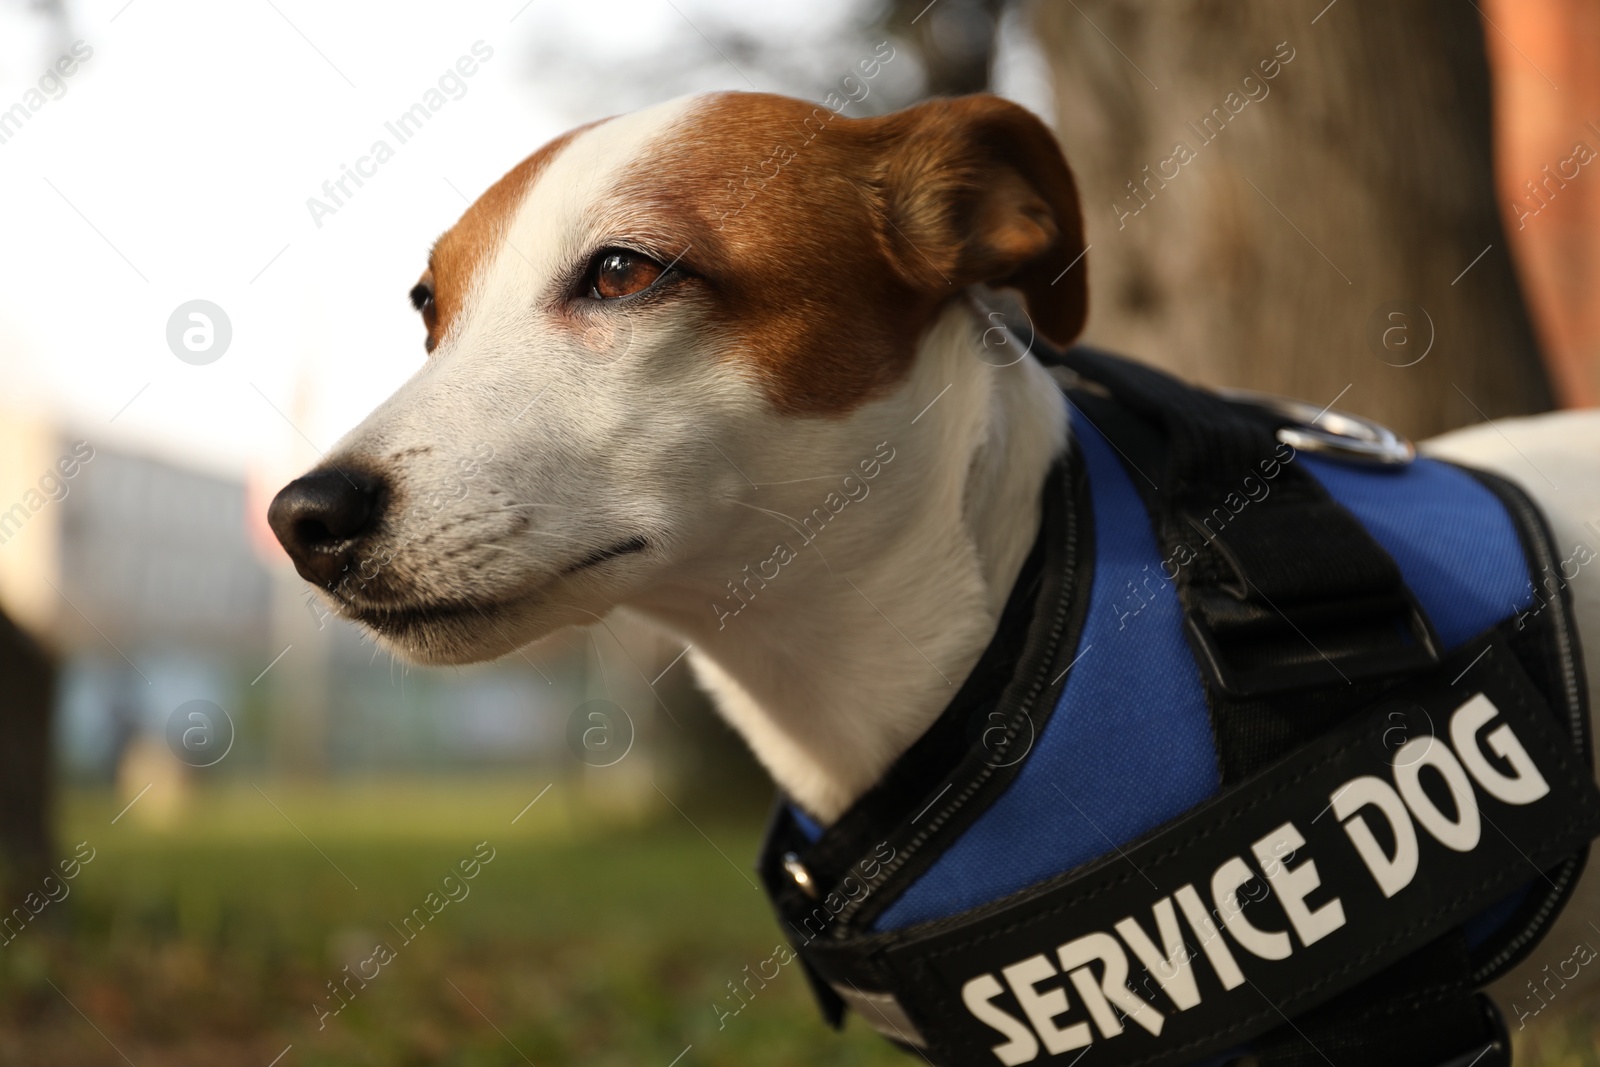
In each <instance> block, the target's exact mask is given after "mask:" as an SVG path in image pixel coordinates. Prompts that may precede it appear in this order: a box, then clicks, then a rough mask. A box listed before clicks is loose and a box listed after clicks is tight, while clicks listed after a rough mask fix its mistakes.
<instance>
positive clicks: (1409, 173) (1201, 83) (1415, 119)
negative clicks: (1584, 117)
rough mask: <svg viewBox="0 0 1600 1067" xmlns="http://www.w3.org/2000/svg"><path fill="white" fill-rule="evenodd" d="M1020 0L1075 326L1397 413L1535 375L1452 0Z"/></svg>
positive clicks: (1468, 26) (1463, 28) (1453, 409)
mask: <svg viewBox="0 0 1600 1067" xmlns="http://www.w3.org/2000/svg"><path fill="white" fill-rule="evenodd" d="M1326 4H1327V0H1303V2H1293V3H1284V2H1281V0H1185V2H1182V3H1172V2H1167V3H1163V4H1161V5H1159V6H1158V5H1157V4H1156V3H1155V2H1154V0H1124V2H1115V3H1114V2H1112V0H1076V3H1074V4H1058V3H1053V2H1051V3H1039V4H1037V6H1036V7H1035V8H1034V10H1033V18H1034V22H1035V25H1036V27H1037V30H1038V33H1039V36H1040V39H1041V41H1042V43H1043V45H1044V48H1045V50H1046V53H1047V54H1048V56H1049V57H1050V62H1051V67H1052V71H1053V75H1054V81H1055V90H1056V98H1057V115H1058V125H1059V133H1060V136H1061V140H1062V143H1063V145H1064V147H1065V149H1066V152H1067V157H1068V159H1069V160H1070V161H1071V163H1072V165H1073V168H1074V170H1075V172H1076V174H1077V176H1078V181H1079V184H1080V189H1081V191H1082V194H1083V205H1084V213H1085V216H1086V223H1087V238H1088V242H1089V244H1090V246H1091V251H1090V252H1089V253H1088V256H1087V257H1086V262H1087V265H1088V269H1089V283H1090V285H1089V288H1090V295H1091V304H1090V314H1089V327H1088V332H1087V334H1086V336H1085V339H1086V340H1088V341H1090V342H1092V343H1096V344H1100V345H1103V346H1105V347H1107V348H1110V349H1113V350H1116V351H1120V352H1124V353H1126V354H1129V355H1132V356H1136V357H1138V358H1141V359H1144V360H1147V361H1150V362H1152V363H1155V364H1158V365H1161V366H1165V367H1167V368H1169V369H1172V370H1174V371H1176V372H1178V373H1179V374H1181V375H1183V376H1185V377H1189V378H1192V379H1196V380H1199V381H1202V382H1206V383H1209V384H1214V385H1227V386H1235V387H1243V388H1251V389H1258V390H1263V391H1266V392H1272V393H1281V394H1286V395H1289V396H1294V397H1298V398H1301V399H1305V400H1309V401H1312V402H1314V403H1316V404H1317V405H1318V406H1321V405H1324V404H1332V403H1334V402H1335V401H1337V405H1338V407H1340V408H1342V409H1344V410H1348V411H1353V412H1356V413H1359V414H1364V415H1368V416H1370V417H1373V418H1376V419H1379V420H1380V421H1383V422H1386V423H1388V424H1389V425H1391V426H1393V427H1395V428H1396V429H1398V430H1400V431H1402V432H1404V433H1407V434H1409V435H1411V436H1412V437H1417V438H1421V437H1426V436H1430V435H1432V434H1435V433H1438V432H1440V431H1443V430H1446V429H1449V428H1451V427H1455V426H1460V425H1463V424H1465V423H1470V422H1477V421H1481V420H1483V419H1485V418H1494V417H1499V416H1502V415H1513V414H1521V413H1527V412H1534V411H1540V410H1544V409H1546V408H1548V407H1549V406H1550V403H1551V391H1550V386H1549V382H1548V380H1547V378H1546V375H1545V371H1544V368H1543V366H1542V364H1541V361H1540V357H1539V351H1538V348H1537V346H1536V344H1535V341H1534V335H1533V332H1532V328H1531V326H1530V322H1529V316H1528V313H1527V311H1526V309H1525V308H1524V305H1523V302H1522V294H1521V292H1520V290H1519V288H1518V283H1517V278H1516V275H1515V273H1514V271H1513V267H1512V262H1511V260H1510V258H1509V255H1508V249H1507V241H1506V237H1505V234H1504V233H1503V231H1502V227H1501V221H1500V216H1499V212H1498V208H1497V204H1496V198H1495V188H1494V183H1493V168H1492V159H1491V147H1492V146H1491V137H1490V128H1491V127H1490V93H1489V89H1490V83H1489V70H1488V66H1487V63H1486V60H1485V54H1484V40H1483V30H1482V28H1481V27H1480V25H1479V21H1478V15H1477V13H1476V12H1475V10H1474V9H1473V8H1472V6H1471V5H1468V4H1459V3H1455V2H1453V0H1414V2H1407V3H1404V4H1389V3H1381V2H1379V0H1335V3H1333V4H1332V5H1327V6H1325V5H1326Z"/></svg>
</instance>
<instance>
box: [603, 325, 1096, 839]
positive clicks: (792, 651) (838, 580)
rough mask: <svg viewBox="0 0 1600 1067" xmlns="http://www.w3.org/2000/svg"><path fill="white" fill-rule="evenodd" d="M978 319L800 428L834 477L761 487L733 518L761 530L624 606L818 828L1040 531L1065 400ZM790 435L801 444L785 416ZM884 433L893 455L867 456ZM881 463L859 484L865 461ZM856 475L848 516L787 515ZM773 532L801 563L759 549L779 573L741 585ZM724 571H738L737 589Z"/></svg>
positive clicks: (883, 751)
mask: <svg viewBox="0 0 1600 1067" xmlns="http://www.w3.org/2000/svg"><path fill="white" fill-rule="evenodd" d="M990 326H991V324H990V323H989V322H987V321H985V318H984V313H983V312H982V311H981V310H979V309H978V308H977V307H976V306H975V305H973V304H969V303H968V302H966V301H965V300H961V301H955V302H953V303H952V305H951V306H950V307H949V308H948V309H947V310H946V311H945V312H944V313H943V314H942V315H941V317H940V318H939V319H938V320H937V321H936V322H935V324H934V325H933V326H932V328H931V329H930V330H929V331H928V333H927V334H926V335H925V337H924V339H923V340H922V342H921V343H920V345H919V351H918V352H917V358H916V362H915V365H914V369H913V370H912V372H911V374H910V377H909V379H908V380H907V381H906V382H905V383H904V385H903V386H902V387H901V388H900V389H898V390H897V391H896V393H895V394H894V395H893V396H892V397H890V398H888V399H887V400H883V401H876V402H873V403H872V404H869V405H867V406H865V407H863V408H862V409H860V410H859V411H858V412H856V413H855V414H854V415H852V416H851V417H850V419H849V420H848V421H847V423H846V424H845V425H842V426H841V425H840V424H838V423H837V422H832V423H828V424H825V425H816V426H812V427H809V428H808V429H807V430H805V431H803V432H802V435H801V440H800V441H799V447H798V448H797V449H796V450H795V454H796V455H799V456H808V457H812V458H816V459H819V460H820V461H821V462H819V463H818V464H817V465H818V466H819V467H821V468H822V469H824V470H828V469H830V468H831V469H832V470H833V471H836V472H838V473H836V474H832V475H830V476H827V477H824V478H808V479H795V480H792V481H782V482H779V481H774V482H773V483H770V484H768V483H764V484H763V486H762V489H761V490H760V491H758V492H751V493H749V494H748V496H747V499H746V501H743V503H746V505H747V507H746V510H745V511H741V512H740V516H741V517H745V516H746V512H748V516H747V517H748V520H749V521H750V522H751V523H752V525H753V529H755V530H758V531H759V532H752V533H750V534H749V535H748V536H746V535H744V534H743V533H742V532H741V531H740V530H732V531H730V532H729V536H728V539H727V545H728V546H729V547H728V548H727V549H726V550H723V551H719V553H718V558H717V559H716V560H715V561H704V560H702V561H700V562H699V565H698V566H696V565H691V566H689V567H687V568H686V572H687V573H686V574H685V575H684V576H682V580H681V581H674V583H673V584H672V586H671V587H670V588H666V589H662V590H658V591H656V592H655V593H653V594H652V595H651V596H649V597H647V598H645V599H644V600H642V601H640V602H638V603H636V604H635V607H637V608H639V609H640V610H641V611H643V612H644V613H645V614H646V615H647V616H651V617H654V618H655V619H657V620H658V621H660V622H662V623H664V624H666V625H667V626H668V627H670V628H672V629H674V630H676V631H677V632H678V633H679V634H680V635H682V636H683V637H684V638H685V639H686V640H688V641H689V642H690V643H691V645H692V646H693V650H692V659H693V662H694V666H695V669H696V673H697V675H698V677H699V679H700V681H701V683H702V684H703V685H704V686H705V687H706V688H707V689H708V690H709V691H710V693H711V695H712V697H713V699H714V700H715V701H716V703H717V705H718V707H719V709H720V710H721V712H722V714H723V715H724V717H726V718H727V719H728V721H729V722H730V723H731V724H732V725H733V726H734V727H735V728H736V729H737V730H738V731H739V732H740V733H741V734H742V735H743V736H744V738H745V740H746V741H747V742H748V743H749V745H750V746H751V748H752V749H753V750H754V752H755V754H756V756H757V757H758V758H759V759H760V760H761V762H762V763H763V764H764V765H765V766H766V768H767V770H768V771H769V773H771V775H772V776H773V778H774V779H775V780H776V781H777V783H778V785H779V786H780V787H781V788H782V789H783V790H784V791H785V792H786V793H787V794H788V795H789V796H790V797H791V798H793V799H794V800H795V801H796V802H798V803H799V804H800V805H801V806H803V807H804V808H805V809H806V810H807V811H808V812H809V813H811V814H812V815H813V816H815V817H817V818H819V819H821V820H823V821H824V822H831V821H833V820H834V819H836V818H837V817H838V816H839V815H840V814H842V813H843V812H844V811H845V810H846V809H847V808H848V807H849V806H850V804H851V803H852V802H853V801H855V800H856V798H858V797H859V796H860V795H861V794H862V793H863V792H865V791H866V790H867V789H868V788H869V787H870V786H871V785H872V784H873V783H874V782H875V781H877V779H878V778H879V777H881V776H882V774H883V773H884V771H885V770H886V769H887V768H888V767H889V765H890V764H891V763H892V762H893V761H894V760H895V759H896V758H897V757H898V756H899V755H900V754H901V753H903V752H904V751H905V750H906V749H907V748H908V747H909V746H910V745H911V744H912V743H913V742H914V741H915V740H916V739H917V738H918V737H919V736H921V735H922V733H923V732H924V731H926V730H927V729H928V727H929V726H930V725H932V723H933V722H934V721H935V720H936V719H937V718H938V716H939V714H940V712H941V711H942V710H943V709H944V707H945V706H946V705H947V704H948V703H949V701H950V700H951V698H952V697H953V696H954V695H955V693H956V690H957V689H958V688H959V687H960V685H961V683H962V681H963V680H964V679H965V678H966V676H967V675H968V673H969V672H970V671H971V670H972V668H973V666H974V665H975V664H976V662H977V660H978V658H979V656H980V655H981V654H982V653H983V650H984V649H985V647H986V646H987V645H988V643H989V641H990V639H991V638H992V636H993V634H994V631H995V628H996V626H997V623H998V620H999V615H1000V612H1001V610H1002V609H1003V608H1004V606H1005V603H1006V600H1007V598H1008V596H1009V594H1010V591H1011V587H1012V584H1013V583H1014V582H1015V580H1016V577H1017V574H1018V572H1019V571H1020V569H1021V567H1022V564H1023V562H1024V560H1025V559H1026V557H1027V554H1028V552H1029V550H1030V548H1031V547H1032V544H1033V541H1034V538H1035V535H1036V533H1037V529H1038V524H1039V514H1040V512H1039V502H1040V490H1041V487H1042V485H1043V483H1044V480H1045V478H1046V476H1047V475H1048V473H1049V469H1050V466H1051V464H1052V462H1053V461H1054V459H1055V457H1056V456H1057V455H1058V454H1059V453H1060V452H1061V450H1062V449H1063V448H1064V447H1065V440H1066V411H1065V405H1064V404H1063V403H1062V401H1061V396H1060V392H1059V390H1058V389H1057V387H1056V386H1055V384H1054V382H1053V381H1052V379H1051V378H1050V376H1049V374H1048V373H1047V372H1046V371H1045V370H1044V369H1043V367H1041V366H1040V365H1039V364H1038V363H1037V362H1036V361H1035V360H1034V359H1032V358H1031V357H1030V358H1023V359H1020V360H1017V356H1018V355H1020V352H1019V350H1018V348H1017V346H1016V342H1015V341H1012V342H1010V344H1009V346H1007V345H1004V344H1000V343H997V342H998V338H999V334H998V332H994V331H991V332H988V333H987V334H986V331H988V330H989V328H990ZM986 341H987V343H986ZM1013 360H1016V361H1015V362H1012V361H1013ZM1007 363H1009V364H1010V365H1003V364H1007ZM930 404H932V406H931V407H930V406H928V405H930ZM818 421H819V423H820V420H818ZM805 434H810V435H811V436H810V437H809V438H808V437H806V436H805ZM788 436H789V445H790V447H791V448H793V447H794V446H795V445H796V440H795V434H794V433H793V429H792V428H790V433H789V435H788ZM869 441H870V442H872V444H866V443H865V442H869ZM880 441H881V442H886V443H887V448H886V449H882V448H880V449H876V452H877V455H875V447H874V446H876V444H877V442H880ZM842 449H854V450H857V451H860V455H859V456H856V455H855V454H854V452H850V451H842ZM883 455H892V456H893V458H892V459H889V460H888V461H887V462H883V461H882V460H881V457H882V456H883ZM874 459H878V460H879V463H878V470H877V474H876V476H874V477H871V478H868V477H867V476H865V475H864V474H863V473H862V472H861V470H860V469H859V464H858V462H857V461H858V460H868V461H871V460H874ZM866 469H867V470H871V469H872V466H871V464H870V462H869V465H868V466H867V468H866ZM851 470H856V486H857V488H856V491H857V492H860V486H862V485H865V486H867V492H866V495H865V496H864V497H862V498H860V499H859V500H851V501H850V502H849V503H847V504H844V505H842V507H841V505H840V504H839V503H838V501H841V500H843V499H844V498H843V497H842V496H838V497H835V498H834V501H835V503H834V506H835V507H841V510H839V511H838V513H837V515H836V517H834V518H832V519H830V520H829V521H828V524H827V527H826V528H825V529H821V531H820V532H817V529H818V527H817V526H814V525H813V524H811V523H807V524H805V525H804V526H802V525H801V524H800V523H799V521H798V517H801V516H807V515H810V514H813V513H815V514H818V515H819V516H821V515H825V514H826V512H814V511H813V506H812V505H814V504H821V503H823V501H824V499H825V497H826V494H828V493H829V492H830V491H836V490H838V489H839V479H840V476H842V475H843V474H844V473H845V472H849V471H851ZM774 541H782V542H784V543H785V544H787V545H789V546H790V547H791V548H792V549H793V550H794V552H795V555H794V558H793V560H792V561H790V562H787V563H781V562H764V563H763V565H762V566H761V567H760V568H759V569H761V570H764V571H765V574H766V575H767V576H768V577H771V576H772V575H773V570H774V569H777V570H778V571H779V573H778V574H777V576H776V577H772V580H771V581H766V580H763V579H761V578H760V577H757V578H756V580H754V581H751V580H750V576H751V575H752V574H755V573H756V572H755V571H753V570H752V569H751V568H749V567H747V566H745V565H746V564H747V563H749V562H750V561H752V560H755V561H767V560H768V558H769V557H771V556H772V553H773V549H772V545H773V543H774ZM756 546H765V550H761V549H759V548H757V547H756ZM752 552H754V553H756V554H754V555H751V554H750V553H752ZM778 558H779V560H781V559H782V556H779V557H778ZM729 579H735V580H739V579H743V581H742V582H741V585H740V587H739V588H738V589H734V587H733V586H731V585H730V583H729V581H728V580H729ZM731 589H732V590H733V592H730V590H731ZM735 609H737V614H731V612H733V611H734V610H735Z"/></svg>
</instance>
